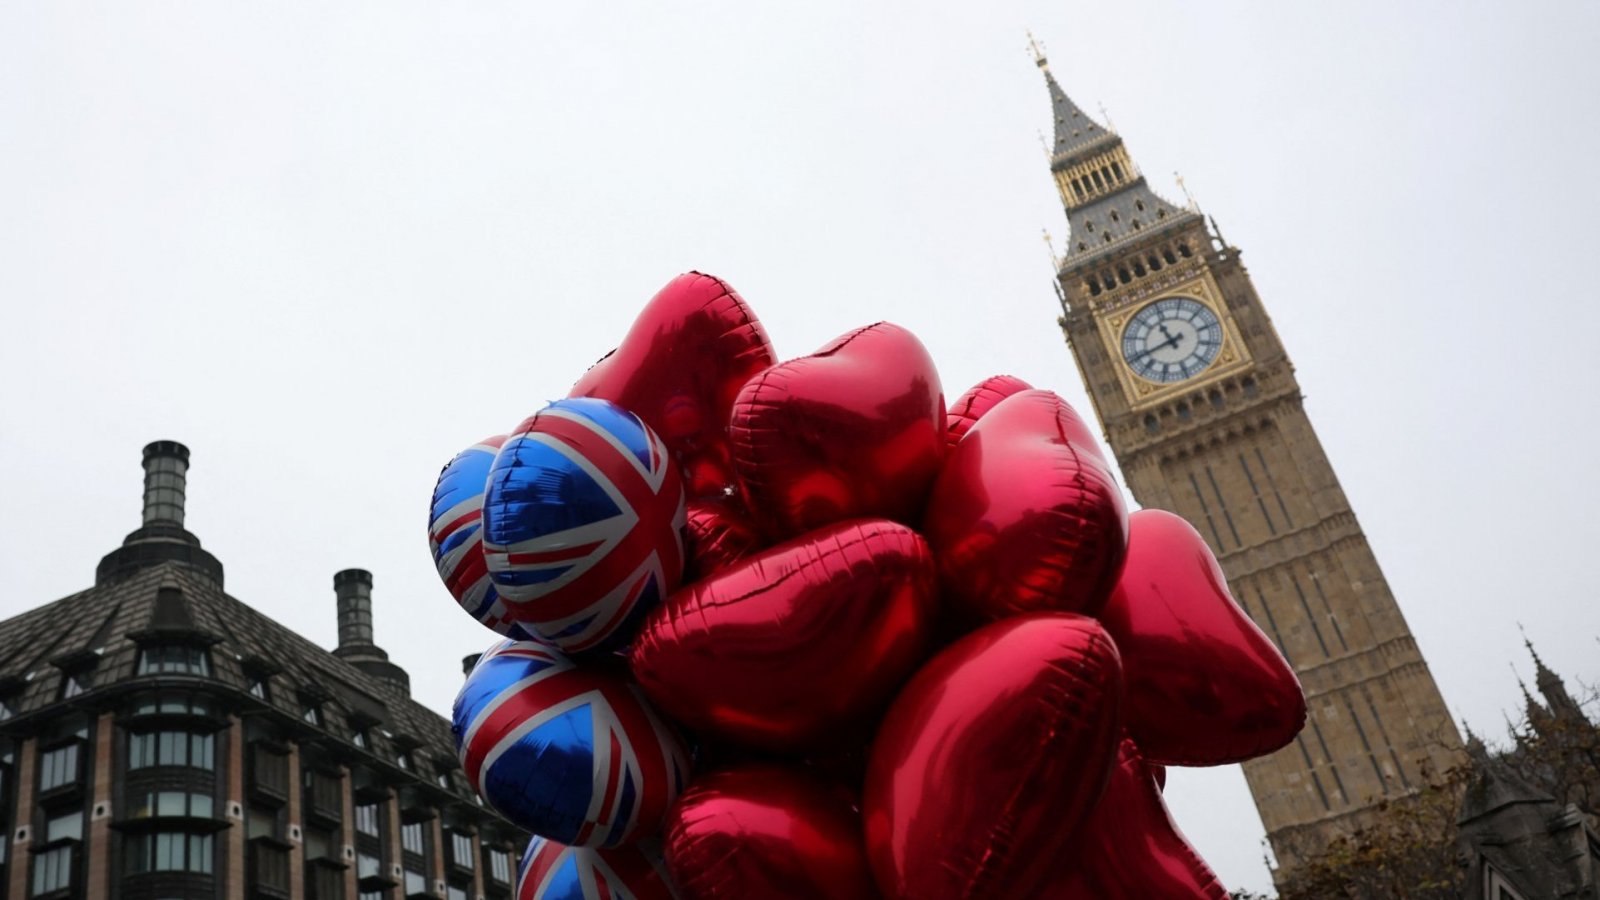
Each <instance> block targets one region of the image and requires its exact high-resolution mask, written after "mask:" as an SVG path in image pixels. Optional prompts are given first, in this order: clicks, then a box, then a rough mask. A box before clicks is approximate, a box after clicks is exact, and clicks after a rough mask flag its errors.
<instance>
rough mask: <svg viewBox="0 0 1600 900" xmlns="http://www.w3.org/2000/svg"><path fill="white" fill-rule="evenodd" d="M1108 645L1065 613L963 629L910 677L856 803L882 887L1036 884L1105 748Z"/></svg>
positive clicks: (1106, 756) (1102, 777) (996, 893)
mask: <svg viewBox="0 0 1600 900" xmlns="http://www.w3.org/2000/svg"><path fill="white" fill-rule="evenodd" d="M1121 700H1122V674H1121V666H1120V664H1119V663H1118V661H1117V648H1116V646H1115V645H1114V644H1112V642H1111V638H1110V637H1109V636H1107V635H1106V633H1105V631H1103V630H1102V629H1101V628H1100V624H1099V623H1098V622H1096V621H1094V620H1093V619H1090V618H1087V617H1085V616H1078V615H1072V614H1070V613H1040V614H1036V615H1029V616H1016V617H1013V618H1010V619H1006V620H1003V621H1000V622H995V623H993V624H990V625H988V626H986V627H984V628H980V629H978V630H977V631H974V632H972V633H971V634H969V635H967V636H966V637H964V638H962V639H961V640H959V641H957V642H956V643H954V644H952V645H951V646H950V647H948V648H946V649H945V650H944V651H943V652H941V653H940V654H939V655H938V656H935V657H934V658H933V659H932V660H931V661H929V662H928V664H927V665H925V666H923V668H922V669H921V670H920V671H918V672H917V674H916V675H915V676H913V677H912V679H911V682H910V683H909V684H907V685H906V687H905V689H904V690H902V691H901V692H900V695H899V696H898V697H896V698H895V701H894V704H893V705H892V706H891V707H890V708H889V713H888V715H887V717H885V719H884V722H883V726H882V728H881V729H879V731H878V736H877V738H876V739H875V741H874V742H873V746H872V756H871V761H870V762H869V763H868V767H867V781H866V792H865V797H864V798H863V802H862V810H863V813H864V816H865V820H866V833H867V855H868V857H869V858H870V859H871V861H872V867H873V871H874V873H875V875H876V877H877V879H878V887H879V888H880V889H881V890H882V891H883V892H884V893H885V894H886V895H888V896H890V897H914V898H917V900H946V898H949V900H955V898H960V900H980V898H1012V897H1032V896H1036V894H1035V893H1034V889H1035V888H1037V887H1039V886H1040V884H1042V883H1043V882H1044V881H1045V879H1047V878H1048V877H1049V876H1050V874H1051V872H1052V870H1053V868H1054V866H1055V865H1056V857H1057V856H1058V855H1060V854H1061V853H1062V852H1064V851H1065V850H1066V848H1067V847H1068V846H1069V845H1070V842H1071V840H1072V837H1073V834H1074V832H1075V831H1076V830H1077V829H1078V826H1079V825H1080V824H1081V823H1082V822H1083V820H1084V819H1086V818H1087V817H1088V815H1089V813H1090V812H1091V811H1092V810H1093V808H1094V805H1095V802H1096V801H1097V800H1098V799H1099V797H1100V793H1101V791H1102V790H1103V789H1104V788H1105V784H1106V777H1107V776H1108V775H1109V774H1110V771H1111V765H1112V763H1113V762H1114V761H1115V760H1116V754H1117V740H1118V737H1119V734H1120V725H1119V721H1120V715H1119V713H1120V708H1121Z"/></svg>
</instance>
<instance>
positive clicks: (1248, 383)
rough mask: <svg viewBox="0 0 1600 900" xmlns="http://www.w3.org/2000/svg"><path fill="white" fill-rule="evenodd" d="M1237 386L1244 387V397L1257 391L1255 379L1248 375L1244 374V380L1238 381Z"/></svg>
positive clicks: (1250, 395) (1253, 394)
mask: <svg viewBox="0 0 1600 900" xmlns="http://www.w3.org/2000/svg"><path fill="white" fill-rule="evenodd" d="M1239 387H1241V388H1243V389H1244V395H1245V396H1246V397H1254V396H1255V395H1256V394H1257V393H1258V391H1257V389H1256V380H1255V379H1254V378H1251V377H1249V376H1245V379H1244V381H1242V382H1240V383H1239Z"/></svg>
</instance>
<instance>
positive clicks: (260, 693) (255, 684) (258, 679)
mask: <svg viewBox="0 0 1600 900" xmlns="http://www.w3.org/2000/svg"><path fill="white" fill-rule="evenodd" d="M250 696H252V697H254V698H256V699H257V700H266V699H267V676H265V675H252V676H250Z"/></svg>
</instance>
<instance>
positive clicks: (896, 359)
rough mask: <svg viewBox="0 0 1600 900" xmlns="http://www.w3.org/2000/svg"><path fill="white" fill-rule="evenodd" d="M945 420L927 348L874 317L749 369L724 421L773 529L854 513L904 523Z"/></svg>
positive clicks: (751, 491) (914, 510)
mask: <svg viewBox="0 0 1600 900" xmlns="http://www.w3.org/2000/svg"><path fill="white" fill-rule="evenodd" d="M944 427H945V421H944V393H943V389H942V388H941V387H940V386H939V373H938V372H937V371H935V370H934V368H933V359H932V358H931V357H929V356H928V351H927V350H926V349H925V348H924V347H923V346H922V342H921V341H918V340H917V339H916V337H915V336H914V335H912V334H911V332H909V331H907V330H905V329H904V328H901V327H899V326H898V325H890V324H889V323H887V322H879V323H878V324H876V325H868V326H867V327H865V328H860V329H857V330H855V331H852V332H850V333H849V334H847V335H844V336H843V337H840V338H838V339H836V340H834V341H833V342H831V343H829V344H828V345H827V346H826V347H823V348H822V349H821V350H818V351H817V352H816V353H814V354H812V355H811V356H806V357H802V358H800V359H793V360H790V361H788V362H786V363H783V364H781V365H776V366H773V367H772V368H770V369H767V370H766V371H765V372H762V373H761V374H759V375H757V376H756V377H755V378H753V379H751V380H750V382H749V383H748V384H746V385H745V386H744V390H742V391H740V392H739V397H738V399H737V400H735V401H734V406H733V418H732V420H731V423H730V425H729V429H728V431H729V435H730V437H731V438H732V441H733V449H734V467H735V469H736V470H737V472H738V474H739V486H740V490H741V491H742V492H743V494H744V499H745V506H746V508H748V509H749V510H750V512H751V513H752V514H753V515H755V516H756V517H757V519H758V522H759V524H761V525H762V526H763V528H764V529H765V530H766V531H768V532H769V534H770V536H772V537H774V538H783V537H790V536H793V535H797V534H801V533H803V532H806V531H810V530H812V529H814V528H820V527H821V526H823V525H826V524H828V523H830V522H838V521H840V520H843V519H851V518H856V517H858V516H874V517H882V518H886V519H894V520H895V521H898V522H906V523H908V524H914V523H915V522H916V521H917V517H918V515H920V513H921V510H922V505H923V502H924V501H925V499H926V494H927V490H928V485H929V483H930V482H932V480H933V477H934V475H935V474H936V473H937V472H938V471H939V462H940V460H941V459H942V458H943V456H944Z"/></svg>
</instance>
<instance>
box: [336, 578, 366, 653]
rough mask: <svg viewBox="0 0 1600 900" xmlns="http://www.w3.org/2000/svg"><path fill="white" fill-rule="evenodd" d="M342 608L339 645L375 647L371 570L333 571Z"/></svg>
mask: <svg viewBox="0 0 1600 900" xmlns="http://www.w3.org/2000/svg"><path fill="white" fill-rule="evenodd" d="M333 593H334V596H335V597H336V598H337V601H336V602H337V603H338V607H339V648H340V649H341V650H342V649H344V648H346V647H350V648H355V647H371V646H372V573H371V572H368V571H367V570H366V569H345V570H344V571H342V572H335V573H333Z"/></svg>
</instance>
